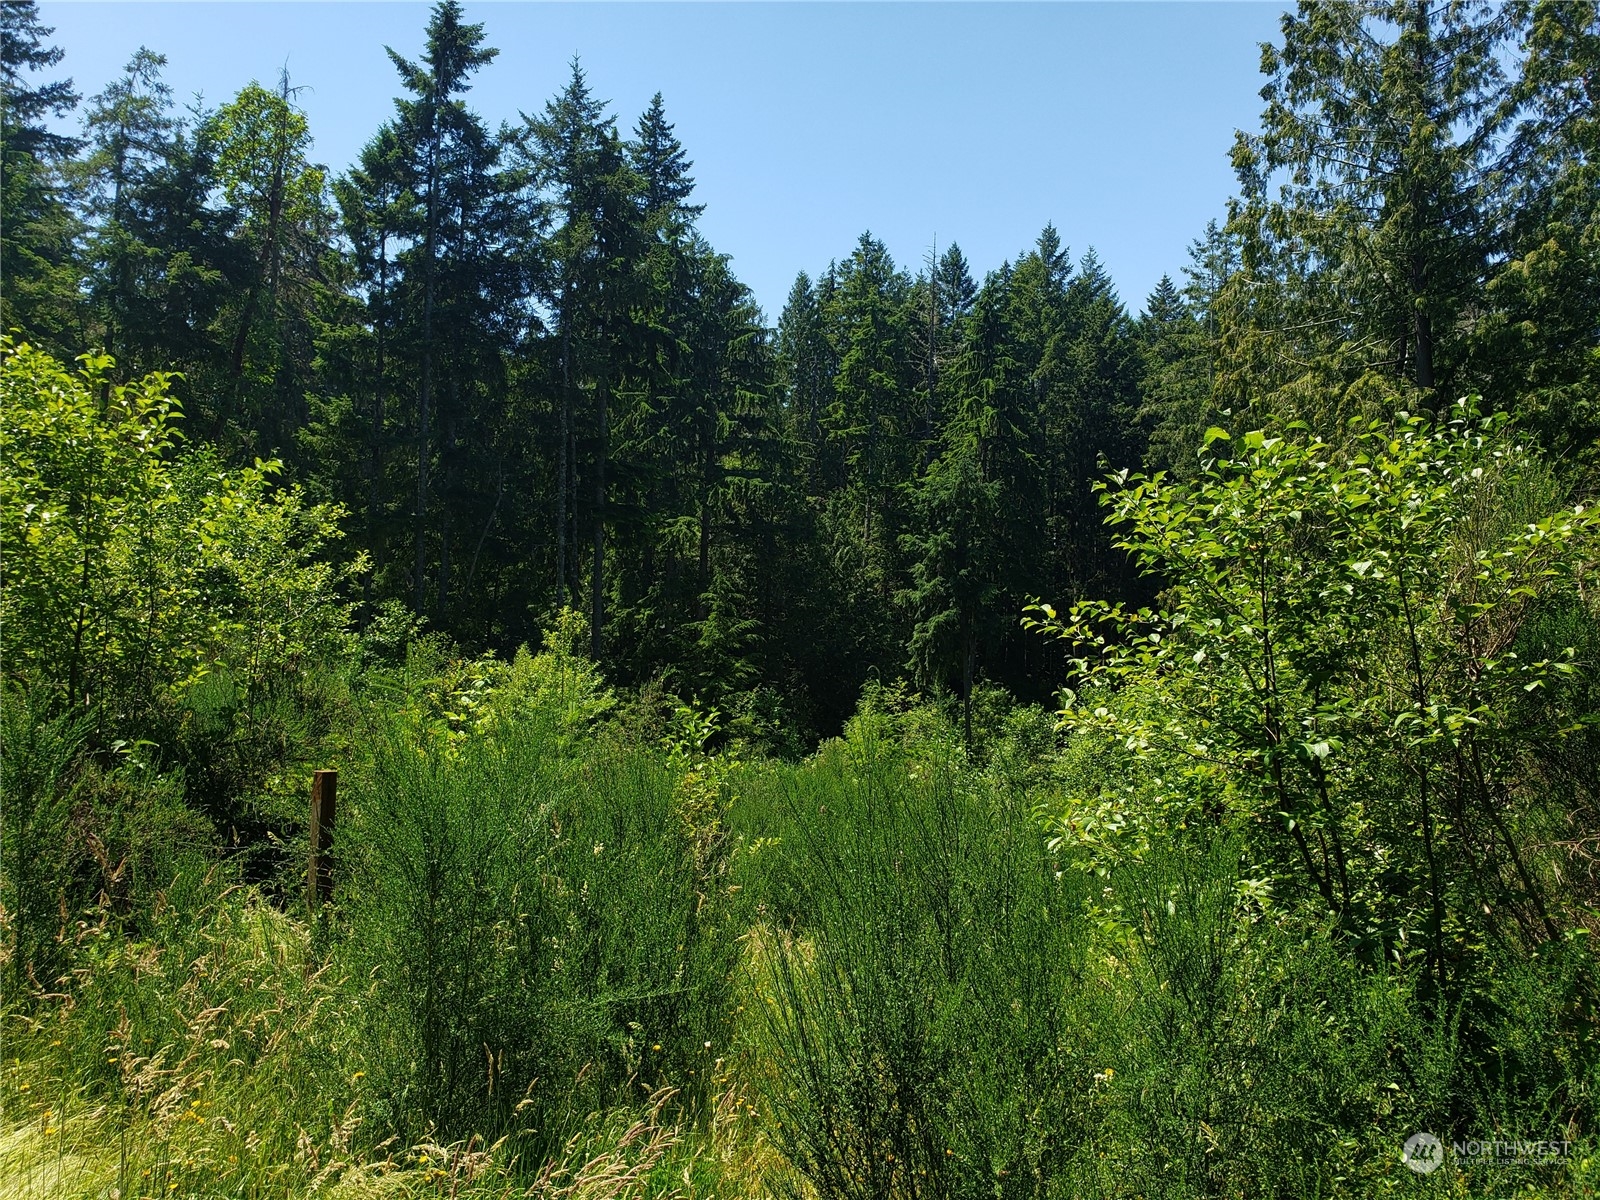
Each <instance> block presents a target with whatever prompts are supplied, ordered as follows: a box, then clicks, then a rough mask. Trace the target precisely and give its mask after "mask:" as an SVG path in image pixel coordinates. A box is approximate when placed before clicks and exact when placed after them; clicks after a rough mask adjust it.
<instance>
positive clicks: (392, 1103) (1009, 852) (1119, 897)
mask: <svg viewBox="0 0 1600 1200" xmlns="http://www.w3.org/2000/svg"><path fill="white" fill-rule="evenodd" d="M570 632H571V631H569V633H570ZM571 645H572V639H571V638H568V639H567V640H566V641H563V640H562V639H561V638H560V637H555V638H553V639H552V641H551V643H550V644H549V645H547V646H546V647H545V648H544V650H543V651H541V652H540V653H538V654H526V655H523V656H521V657H520V658H519V659H518V660H517V661H516V662H515V663H512V664H495V663H492V662H488V661H482V662H478V663H475V664H474V663H470V662H469V663H459V662H457V663H453V664H452V663H446V662H444V660H441V659H438V658H437V656H435V657H434V658H429V657H427V655H426V654H422V653H421V652H420V651H414V652H413V653H412V655H411V656H410V657H409V658H407V659H404V660H396V661H395V662H394V663H392V664H391V666H390V667H387V668H385V669H384V670H385V671H386V672H387V674H386V675H385V676H383V678H382V679H380V680H378V682H377V683H375V684H373V685H372V686H373V695H374V696H377V697H380V698H381V702H374V703H372V704H370V705H368V706H367V707H366V708H364V709H362V710H361V712H362V716H361V718H360V724H359V725H358V726H356V727H353V728H352V730H350V731H349V741H350V743H351V744H352V745H359V746H361V747H362V748H363V749H362V752H361V754H360V755H359V756H355V757H354V758H353V759H352V760H351V761H349V762H347V763H346V764H345V765H344V767H343V770H342V774H341V780H340V792H339V797H340V810H339V823H338V830H339V833H338V838H337V841H336V844H335V871H336V888H335V893H334V899H333V902H332V904H331V905H330V906H329V907H328V908H327V909H325V910H324V911H323V912H322V913H321V914H320V915H319V917H318V918H317V919H316V920H315V921H308V920H307V919H306V913H305V910H304V901H303V900H302V899H300V898H299V896H298V893H297V888H296V886H295V883H294V880H293V878H292V877H288V876H286V877H284V878H282V879H280V880H279V881H278V882H277V883H276V884H272V885H268V886H266V887H263V886H262V885H259V884H256V883H250V882H246V881H245V879H244V877H243V874H242V868H241V866H240V864H239V863H238V862H237V861H233V860H229V859H228V858H227V857H226V856H225V855H224V856H222V857H221V858H218V857H216V856H215V855H212V856H210V857H209V858H208V857H206V856H191V857H189V858H184V857H182V856H181V855H180V856H179V857H177V858H160V857H159V856H154V857H150V858H148V860H147V862H146V866H145V867H143V868H141V869H142V870H147V871H153V870H156V869H158V868H159V869H161V870H163V871H167V872H170V874H169V875H168V876H167V877H166V878H165V880H164V881H163V883H162V884H161V885H160V886H150V887H147V888H141V889H140V891H139V892H138V894H137V895H134V894H132V893H129V894H123V893H116V892H113V891H110V890H107V889H104V888H102V889H101V891H100V893H99V894H98V895H97V896H95V897H94V899H93V900H92V902H91V903H88V904H79V905H78V906H77V908H76V911H73V912H70V913H69V914H68V917H69V919H68V920H66V921H65V922H62V921H61V919H60V911H59V905H58V910H57V912H56V913H55V914H54V923H53V924H52V921H51V918H50V913H49V906H48V905H47V904H45V903H44V902H43V901H37V902H35V903H34V904H33V906H32V907H31V908H29V909H27V911H28V912H31V913H34V914H35V919H36V920H37V921H39V922H40V928H41V929H48V930H49V937H48V939H47V940H48V943H49V946H50V952H49V955H48V956H44V957H42V958H41V959H40V961H41V962H46V961H47V962H50V963H54V964H57V966H58V968H59V969H58V970H57V971H56V973H55V974H54V976H53V977H51V978H50V979H49V980H48V981H46V980H43V979H37V978H36V979H35V980H34V981H33V982H30V983H27V984H26V985H21V986H17V985H14V986H13V990H12V991H11V992H10V993H9V994H8V998H7V1003H6V1007H5V1011H4V1026H3V1032H4V1043H5V1044H4V1050H3V1055H4V1058H3V1069H0V1102H3V1105H4V1111H3V1118H0V1194H3V1195H5V1196H8V1197H10V1196H16V1197H19V1198H21V1200H35V1198H38V1200H44V1198H46V1197H51V1198H53V1197H64V1198H77V1197H83V1198H89V1197H95V1198H99V1200H104V1198H112V1197H114V1198H115V1200H134V1198H139V1200H166V1198H168V1197H180V1198H185V1200H200V1198H205V1200H211V1198H213V1197H250V1198H266V1197H283V1198H285V1200H290V1198H293V1200H299V1198H301V1197H311V1196H333V1197H368V1196H371V1197H379V1196H449V1197H485V1198H487V1197H502V1198H503V1197H511V1196H549V1197H557V1196H565V1197H613V1196H614V1197H622V1196H663V1197H664V1196H678V1197H685V1198H689V1197H706V1198H710V1197H729V1198H735V1197H758V1196H782V1197H795V1198H801V1197H805V1198H808V1200H836V1198H837V1200H845V1198H851V1200H854V1198H860V1200H866V1198H868V1197H872V1198H877V1197H902V1196H904V1197H913V1196H916V1197H923V1196H926V1197H952V1198H956V1197H978V1196H984V1197H1030V1198H1031V1197H1069V1196H1070V1197H1078V1196H1085V1197H1107V1198H1113V1197H1115V1198H1121V1197H1127V1198H1130V1200H1131V1198H1134V1197H1173V1198H1175V1200H1176V1198H1179V1197H1185V1198H1186V1197H1213V1196H1214V1197H1232V1196H1241V1197H1243V1196H1252V1197H1253V1196H1283V1197H1305V1196H1330V1197H1331V1196H1349V1197H1364V1196H1372V1195H1400V1196H1406V1195H1418V1196H1423V1195H1426V1196H1502V1195H1503V1196H1511V1195H1518V1196H1527V1195H1540V1196H1561V1197H1566V1196H1574V1197H1576V1196H1585V1195H1592V1194H1593V1184H1594V1179H1595V1175H1596V1167H1595V1162H1596V1160H1595V1157H1594V1149H1595V1146H1594V1142H1593V1140H1592V1134H1591V1129H1592V1126H1591V1125H1590V1124H1589V1122H1590V1120H1591V1117H1592V1113H1593V1096H1594V1092H1593V1086H1594V1082H1595V1063H1596V1056H1595V1054H1594V1052H1593V1040H1592V1036H1591V1031H1592V1018H1591V1014H1590V1013H1589V1012H1588V1011H1587V1010H1586V1009H1584V1008H1583V1006H1582V1004H1581V1002H1575V999H1574V998H1575V997H1581V996H1583V995H1585V994H1586V990H1585V989H1586V988H1587V980H1588V979H1589V978H1590V976H1591V973H1592V962H1591V958H1590V955H1589V953H1588V948H1587V944H1586V939H1585V938H1584V937H1583V936H1581V935H1574V936H1571V937H1568V938H1565V939H1562V940H1560V941H1558V942H1551V943H1549V944H1547V945H1546V946H1544V947H1543V948H1542V949H1541V950H1540V951H1539V952H1538V953H1537V954H1536V955H1533V956H1531V957H1529V956H1522V957H1517V956H1512V955H1505V956H1500V957H1496V956H1495V955H1494V954H1493V952H1491V951H1490V950H1487V949H1486V950H1485V951H1484V957H1483V959H1482V961H1481V969H1480V971H1479V973H1478V976H1477V978H1478V981H1479V982H1478V985H1477V986H1476V987H1475V988H1474V989H1473V990H1471V991H1469V992H1463V993H1459V994H1456V995H1453V996H1449V997H1440V996H1438V995H1435V994H1432V993H1430V992H1429V990H1428V988H1427V987H1426V986H1425V984H1426V980H1425V978H1424V976H1423V975H1422V973H1421V972H1419V971H1418V970H1417V969H1416V968H1415V967H1414V966H1413V965H1411V964H1409V963H1407V962H1406V961H1404V960H1395V961H1390V962H1385V963H1382V964H1378V965H1376V966H1367V967H1359V966H1357V965H1355V963H1354V961H1353V959H1352V955H1351V952H1350V949H1349V947H1348V946H1347V945H1346V944H1345V943H1344V942H1343V941H1341V938H1340V935H1339V933H1338V932H1337V930H1335V929H1332V928H1330V927H1328V926H1327V925H1326V924H1319V923H1317V922H1316V921H1312V920H1308V919H1306V918H1305V917H1304V916H1302V915H1298V914H1295V913H1293V912H1290V911H1286V910H1284V909H1281V908H1275V907H1274V906H1272V905H1271V904H1270V903H1267V902H1265V901H1264V900H1263V898H1262V896H1261V895H1260V894H1259V891H1258V890H1257V889H1255V888H1254V887H1253V885H1252V881H1251V879H1250V878H1249V862H1250V859H1249V855H1248V854H1247V853H1245V851H1244V850H1243V848H1242V846H1241V844H1240V843H1239V842H1238V841H1236V840H1230V839H1229V838H1226V837H1219V838H1217V839H1215V840H1214V841H1213V843H1212V844H1211V845H1210V846H1209V847H1207V848H1190V849H1186V850H1183V851H1181V852H1180V851H1178V850H1163V849H1161V847H1160V846H1159V845H1156V846H1152V847H1148V848H1146V849H1145V850H1143V851H1141V852H1140V853H1139V854H1136V855H1129V856H1125V857H1124V858H1120V859H1117V860H1115V861H1111V862H1109V864H1108V865H1104V866H1103V867H1102V868H1100V869H1090V868H1088V867H1085V866H1084V865H1083V864H1082V863H1080V862H1078V861H1076V860H1074V859H1073V858H1072V857H1070V854H1069V852H1073V851H1074V848H1073V847H1072V846H1069V845H1066V844H1064V843H1063V842H1062V841H1060V840H1059V839H1058V840H1056V841H1051V840H1050V839H1049V838H1048V837H1047V836H1046V833H1045V830H1044V829H1043V828H1042V826H1041V824H1040V817H1039V814H1040V813H1041V812H1044V811H1049V810H1050V808H1051V806H1052V805H1054V804H1056V803H1057V802H1058V801H1057V797H1056V792H1057V790H1058V789H1060V788H1063V787H1067V786H1070V783H1071V780H1072V778H1073V775H1072V772H1077V771H1081V770H1082V762H1081V761H1080V760H1076V759H1069V760H1067V761H1066V762H1065V763H1064V764H1057V763H1056V762H1055V760H1054V759H1052V758H1051V757H1050V756H1049V755H1048V754H1045V755H1041V753H1040V752H1039V747H1038V742H1039V741H1040V729H1041V727H1043V728H1044V730H1045V733H1046V735H1047V734H1048V724H1049V718H1048V717H1047V716H1045V715H1043V714H1039V713H1036V712H1034V711H1032V710H1027V709H1019V708H1014V707H1012V706H1010V705H1008V704H1007V703H1005V702H1004V701H1003V698H1002V697H990V698H988V699H986V700H984V701H983V702H982V703H980V704H979V705H977V706H975V708H976V719H975V725H974V738H973V741H972V742H971V743H968V741H967V740H966V737H965V736H964V731H963V729H962V723H961V721H960V720H959V714H958V713H957V712H955V711H954V710H953V709H952V707H951V706H949V705H943V704H939V703H929V702H925V701H922V700H919V699H918V698H916V697H912V696H908V695H907V694H905V693H904V692H903V691H900V692H896V691H894V690H893V689H880V690H877V691H875V692H872V693H869V695H868V697H867V698H866V699H865V701H864V702H863V705H862V708H861V711H860V712H859V713H858V715H857V717H856V718H855V719H854V720H853V721H852V722H851V723H850V725H849V727H848V728H847V730H846V733H845V735H844V736H843V737H842V738H840V739H837V740H835V741H832V742H829V743H826V744H824V745H823V746H822V747H821V748H820V749H819V750H818V751H817V752H816V753H815V754H814V755H813V756H811V757H810V758H808V759H806V760H804V761H803V762H798V763H790V762H782V761H777V760H772V759H768V758H764V757H762V756H760V755H758V754H755V753H752V752H750V751H748V750H746V749H744V748H742V747H741V746H740V745H738V744H737V743H734V742H730V741H727V740H726V739H725V738H723V736H722V734H721V732H720V730H719V726H718V723H717V721H716V720H715V719H714V718H712V717H710V716H709V715H708V714H705V713H701V712H697V711H696V710H695V709H693V707H692V706H688V705H679V706H678V707H677V708H676V709H675V710H673V711H670V712H665V713H664V714H663V715H662V716H661V717H660V722H659V727H660V730H661V732H660V733H659V735H658V736H657V737H656V738H655V740H654V741H650V742H641V741H640V740H639V739H638V738H637V737H633V736H627V735H625V734H623V733H621V732H619V730H620V729H622V728H624V727H625V725H626V723H625V722H620V721H619V722H613V721H612V720H611V719H610V717H609V715H608V714H609V713H611V712H612V711H613V710H614V708H615V706H616V703H617V702H616V701H615V700H614V699H613V698H612V697H611V695H610V693H609V692H608V691H607V690H606V689H605V687H604V685H603V683H602V682H601V681H600V680H599V678H598V676H596V675H594V673H593V671H592V668H590V667H589V666H588V665H587V664H586V663H585V662H584V661H583V660H582V659H581V658H580V657H577V656H576V655H575V654H574V653H573V652H572V650H571ZM419 654H421V657H419ZM385 680H386V682H385ZM985 706H987V707H985ZM40 728H45V727H44V726H40ZM719 741H720V745H719ZM1046 741H1048V737H1047V736H1046ZM16 747H21V749H20V750H18V749H16ZM8 750H10V751H11V755H10V760H9V765H8V768H7V769H8V776H7V778H8V780H9V781H11V782H10V787H11V788H12V790H13V793H15V792H16V791H17V790H18V789H20V788H22V787H23V786H24V782H22V781H27V780H31V782H27V784H26V786H28V787H30V788H32V789H33V790H34V793H35V795H36V796H41V795H43V796H48V795H54V794H57V793H59V792H60V791H61V786H64V784H63V782H62V780H57V781H56V782H55V783H54V784H52V783H51V782H50V781H49V780H47V779H44V778H43V776H40V775H39V772H43V773H44V775H48V774H49V770H47V769H46V768H48V767H49V764H50V763H51V762H55V763H57V764H58V765H59V764H60V762H61V761H63V760H62V759H61V756H60V755H56V757H55V758H51V757H50V755H51V753H53V751H52V750H51V745H50V744H49V739H48V738H42V739H41V738H36V739H35V741H34V742H28V741H27V740H26V739H24V740H22V741H15V742H10V743H8ZM28 754H33V755H35V757H36V759H37V762H35V763H34V764H33V766H35V767H38V770H37V771H35V772H34V775H32V776H30V775H28V773H27V770H24V768H25V767H26V768H28V770H32V769H33V767H30V766H29V763H28V762H27V761H24V760H25V759H27V755H28ZM40 756H42V757H40ZM40 764H43V765H42V766H41V765H40ZM50 769H54V768H50ZM117 770H119V771H122V772H123V774H122V775H120V776H118V777H117V778H118V779H119V780H120V783H119V785H118V786H120V787H121V788H123V789H125V790H132V789H137V788H139V787H141V786H143V787H146V788H148V789H155V790H156V791H157V792H159V789H160V788H163V787H169V786H170V783H164V782H162V780H161V778H160V777H158V776H149V777H146V776H140V775H137V774H135V773H132V771H131V768H127V767H123V768H117ZM35 776H39V777H37V778H35ZM63 778H65V777H63ZM141 779H143V783H142V784H141V782H140V780H141ZM70 782H71V786H72V787H76V788H79V789H80V790H81V789H90V791H92V790H93V789H95V788H98V789H101V790H103V789H104V787H105V786H106V785H105V782H104V777H103V775H102V776H95V777H93V778H92V779H90V778H88V777H79V776H74V777H73V778H72V780H71V781H70ZM91 784H92V787H91ZM73 794H74V795H80V793H78V792H75V793H73ZM81 794H85V795H86V794H88V792H81ZM79 807H80V808H81V805H79ZM36 808H37V809H38V811H40V812H43V813H46V815H48V812H47V806H46V807H38V806H36ZM68 809H69V810H71V809H72V806H71V805H69V806H68ZM41 819H43V818H41ZM132 844H134V843H130V845H132ZM90 857H91V858H92V857H93V856H92V855H91V856H90ZM54 895H55V897H56V899H57V900H58V901H59V899H60V897H61V896H62V895H63V893H62V892H61V891H60V889H59V888H58V889H56V892H55V893H54ZM40 936H41V937H43V936H44V935H43V934H40ZM13 944H14V943H13ZM6 965H7V967H8V969H10V968H12V967H14V965H15V964H14V963H12V962H8V963H7V964H6ZM35 974H37V973H35ZM8 977H9V978H12V979H15V978H16V975H15V973H12V974H9V975H8ZM1418 1131H1430V1132H1434V1133H1436V1134H1437V1135H1439V1136H1440V1137H1441V1138H1442V1139H1444V1141H1445V1142H1446V1144H1447V1145H1448V1144H1449V1143H1450V1142H1451V1141H1452V1140H1460V1141H1463V1142H1465V1141H1466V1140H1472V1139H1476V1140H1479V1141H1483V1140H1493V1139H1502V1140H1521V1141H1527V1140H1540V1141H1561V1142H1565V1143H1568V1144H1567V1145H1565V1146H1564V1147H1562V1153H1561V1154H1560V1155H1559V1157H1557V1158H1555V1159H1553V1160H1552V1161H1546V1162H1535V1161H1529V1160H1527V1159H1526V1158H1523V1159H1521V1160H1518V1161H1510V1160H1506V1161H1490V1160H1488V1159H1486V1158H1484V1157H1482V1156H1476V1157H1469V1156H1465V1155H1462V1156H1455V1155H1453V1154H1452V1153H1451V1152H1450V1151H1449V1150H1447V1151H1446V1154H1447V1160H1446V1163H1445V1165H1444V1166H1443V1167H1442V1168H1441V1169H1439V1170H1437V1171H1435V1172H1434V1173H1432V1174H1429V1175H1422V1174H1420V1173H1417V1172H1415V1171H1413V1170H1411V1169H1410V1167H1408V1166H1407V1165H1406V1164H1405V1163H1404V1162H1403V1161H1402V1158H1401V1148H1402V1146H1403V1145H1404V1143H1405V1141H1406V1139H1407V1138H1408V1137H1410V1136H1411V1135H1412V1134H1413V1133H1416V1132H1418Z"/></svg>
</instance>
